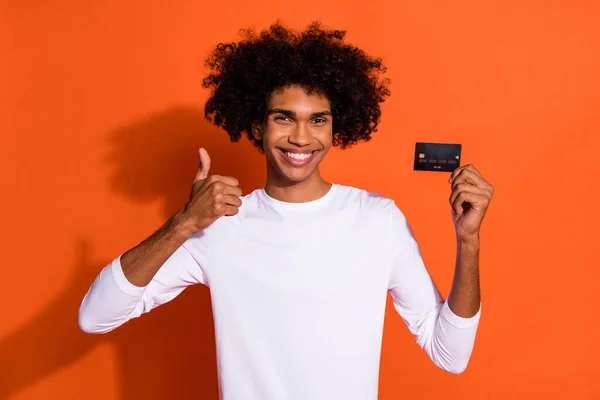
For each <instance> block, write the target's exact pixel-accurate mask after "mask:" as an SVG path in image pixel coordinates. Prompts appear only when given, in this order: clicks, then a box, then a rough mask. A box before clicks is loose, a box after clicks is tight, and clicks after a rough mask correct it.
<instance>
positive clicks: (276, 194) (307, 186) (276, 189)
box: [265, 168, 331, 203]
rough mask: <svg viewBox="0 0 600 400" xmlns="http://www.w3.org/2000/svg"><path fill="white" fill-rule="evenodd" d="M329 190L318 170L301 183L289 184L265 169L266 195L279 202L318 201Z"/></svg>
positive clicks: (329, 187)
mask: <svg viewBox="0 0 600 400" xmlns="http://www.w3.org/2000/svg"><path fill="white" fill-rule="evenodd" d="M329 189H331V183H328V182H325V180H323V178H322V177H321V174H320V172H319V170H318V169H317V170H315V171H314V172H313V174H312V175H311V176H310V177H308V178H307V179H305V180H303V181H301V182H291V181H288V180H286V179H282V177H281V176H280V175H279V174H277V173H276V172H275V171H272V170H271V169H270V168H267V184H266V185H265V191H266V192H267V194H268V195H269V196H270V197H272V198H274V199H276V200H279V201H284V202H286V203H306V202H309V201H313V200H317V199H320V198H321V197H323V196H325V195H326V194H327V192H329Z"/></svg>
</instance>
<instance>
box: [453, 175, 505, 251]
mask: <svg viewBox="0 0 600 400" xmlns="http://www.w3.org/2000/svg"><path fill="white" fill-rule="evenodd" d="M448 183H450V185H451V187H452V190H451V193H450V206H451V209H452V219H453V220H454V226H455V228H456V234H457V235H458V237H459V238H461V239H467V238H471V237H477V236H478V235H479V229H480V227H481V223H482V221H483V217H484V216H485V213H486V211H487V209H488V207H489V205H490V201H491V200H492V196H493V195H494V188H493V187H492V185H490V184H489V183H488V182H487V181H486V180H485V179H483V177H482V176H481V174H480V173H479V171H478V170H477V169H476V168H475V167H474V166H472V165H465V166H462V167H459V168H457V169H455V170H454V171H453V172H452V175H451V176H450V179H449V181H448Z"/></svg>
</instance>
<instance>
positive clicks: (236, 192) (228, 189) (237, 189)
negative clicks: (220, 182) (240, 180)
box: [223, 184, 242, 197]
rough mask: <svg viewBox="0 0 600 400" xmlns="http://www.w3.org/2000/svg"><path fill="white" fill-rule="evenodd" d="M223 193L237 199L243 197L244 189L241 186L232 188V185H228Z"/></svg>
mask: <svg viewBox="0 0 600 400" xmlns="http://www.w3.org/2000/svg"><path fill="white" fill-rule="evenodd" d="M223 193H225V194H230V195H232V196H236V197H241V196H242V189H241V188H240V187H239V186H231V185H227V184H226V185H225V187H224V188H223Z"/></svg>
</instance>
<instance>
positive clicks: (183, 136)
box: [0, 0, 600, 400]
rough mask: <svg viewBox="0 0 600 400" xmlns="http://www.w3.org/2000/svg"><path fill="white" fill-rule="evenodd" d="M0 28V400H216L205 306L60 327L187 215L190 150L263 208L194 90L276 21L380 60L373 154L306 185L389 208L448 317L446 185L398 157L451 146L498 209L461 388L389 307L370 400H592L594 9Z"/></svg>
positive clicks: (230, 5) (201, 294)
mask: <svg viewBox="0 0 600 400" xmlns="http://www.w3.org/2000/svg"><path fill="white" fill-rule="evenodd" d="M0 4H1V5H0V60H1V61H0V149H1V153H0V154H1V157H0V174H1V175H0V184H1V187H2V196H0V202H1V203H0V205H1V208H0V209H1V210H2V239H1V241H0V246H1V247H0V251H1V254H2V255H3V259H2V267H1V271H2V273H1V277H0V282H1V283H0V285H1V290H0V304H1V306H0V307H1V310H2V312H1V318H2V320H1V324H0V398H2V399H5V398H10V399H14V400H17V399H19V400H25V399H59V398H60V399H187V398H204V399H215V398H216V396H217V386H216V368H215V362H216V357H215V346H214V337H213V331H212V329H213V327H212V320H211V318H212V317H211V310H210V305H209V301H210V299H209V292H208V290H207V289H206V288H204V287H194V288H191V289H189V290H186V291H185V292H184V293H183V294H182V295H181V296H180V297H179V298H177V299H175V300H174V301H173V302H172V303H170V304H168V305H166V306H163V307H160V308H159V309H157V310H155V311H153V312H152V313H151V314H149V315H146V316H144V317H143V318H140V319H137V320H135V321H132V322H130V323H128V324H126V325H125V326H123V327H121V328H120V329H118V330H116V331H114V332H113V333H110V334H108V335H104V336H92V335H85V334H83V333H81V332H80V331H79V330H78V327H77V310H78V307H79V304H80V302H81V299H82V297H83V295H84V294H85V292H86V290H87V288H88V286H89V284H90V283H91V280H92V279H93V277H94V276H95V274H96V273H98V272H99V270H100V269H101V268H102V267H103V266H104V265H105V264H106V263H108V262H109V261H110V260H111V259H113V258H114V257H116V256H117V255H118V254H120V253H121V252H123V251H125V250H127V249H128V248H130V247H131V246H133V245H135V244H137V243H138V242H139V241H140V240H142V239H143V238H145V237H146V236H148V235H149V234H150V233H151V232H152V231H153V230H154V229H156V228H157V227H158V226H160V224H161V223H162V222H163V221H164V220H165V219H166V218H167V217H168V216H169V215H170V214H171V213H172V212H173V211H174V210H176V209H177V208H179V207H180V206H181V205H182V204H183V202H184V201H185V199H186V196H187V193H188V190H189V184H190V182H191V179H192V178H193V176H194V173H195V169H196V166H197V150H196V149H197V147H198V146H199V145H202V146H205V147H206V148H207V149H208V151H209V153H210V154H211V156H212V158H213V163H212V165H213V170H212V171H213V172H214V173H220V174H228V175H233V176H236V177H238V178H239V180H240V181H241V183H242V188H243V189H244V191H245V193H248V192H249V191H250V190H252V189H254V188H257V187H259V186H260V185H262V184H263V182H264V180H263V176H264V172H265V168H264V162H263V160H262V158H261V155H260V154H259V153H258V152H256V151H255V150H254V149H253V148H252V146H251V145H249V144H248V142H247V141H246V140H244V141H243V142H242V143H238V144H235V145H234V144H231V143H229V141H228V137H227V136H226V135H225V133H224V132H222V131H219V130H218V129H216V128H213V127H211V126H209V124H208V123H207V122H205V121H204V119H203V116H202V107H203V104H204V100H205V99H206V96H207V93H206V91H205V90H203V89H202V88H201V80H202V77H203V76H204V73H205V70H204V69H203V61H204V59H205V57H206V56H207V55H208V53H209V52H210V51H211V49H212V47H213V46H214V45H215V44H217V43H218V42H220V41H229V40H236V39H237V38H238V36H237V31H238V29H239V28H242V27H247V26H255V27H257V28H264V27H266V26H268V25H269V24H270V23H272V22H273V21H275V19H277V18H281V19H282V20H283V22H285V23H288V24H290V25H292V26H295V27H304V26H306V24H307V23H308V22H309V21H311V20H314V19H319V20H321V21H323V22H324V23H325V24H326V25H328V26H332V27H338V28H343V29H347V30H348V40H349V41H350V42H351V43H353V44H356V45H359V46H361V47H363V48H364V49H365V50H367V51H368V52H369V53H371V54H374V55H378V56H381V57H383V58H384V60H385V64H386V65H387V66H388V68H389V72H388V76H389V77H390V78H391V79H392V86H391V89H392V96H391V98H390V99H389V100H388V101H387V102H386V103H385V104H384V107H383V119H382V124H381V129H380V131H379V132H378V133H377V134H376V135H375V136H374V139H373V141H372V142H370V143H367V144H361V145H359V146H356V147H354V148H351V149H349V150H347V151H340V150H336V151H334V152H333V153H331V154H330V156H329V157H328V159H327V160H326V162H325V163H324V165H323V171H324V175H325V177H326V178H327V179H329V180H332V181H336V182H339V183H343V184H348V185H353V186H358V187H362V188H366V189H368V190H372V191H377V192H380V193H382V194H384V195H386V196H389V197H392V198H394V199H395V200H397V202H398V204H399V205H400V207H401V208H402V209H403V211H404V212H405V214H406V215H407V216H408V218H409V220H410V222H411V224H412V226H413V229H414V232H415V235H416V237H417V240H418V241H419V244H420V246H421V250H422V252H423V256H424V259H425V261H426V264H427V265H428V268H429V269H430V271H431V274H432V275H433V277H434V279H435V281H436V283H437V284H438V286H439V287H440V289H441V290H442V292H443V293H444V295H446V294H447V293H448V291H449V288H450V283H451V278H452V272H453V267H454V257H455V243H454V233H453V226H452V223H451V219H450V214H449V206H448V203H447V198H448V195H449V187H448V184H447V183H446V181H447V178H448V176H447V174H444V173H424V172H415V171H413V170H412V161H413V152H414V143H415V142H416V141H434V142H459V143H462V144H463V156H464V157H463V162H466V163H473V164H475V165H476V166H477V167H478V168H479V169H480V170H481V172H482V173H483V175H484V177H485V178H487V179H488V180H489V181H490V182H491V183H492V184H493V185H494V186H495V188H496V194H495V197H494V199H493V201H492V205H491V208H490V211H489V214H488V216H487V217H486V220H485V222H484V229H483V233H482V237H483V247H482V254H481V278H482V289H483V303H484V305H483V307H484V309H483V316H482V321H481V325H480V330H479V334H478V338H477V342H476V347H475V351H474V354H473V357H472V360H471V364H470V366H469V368H468V369H467V371H466V372H465V373H464V374H462V375H459V376H454V375H450V374H447V373H445V372H443V371H441V370H438V369H437V368H436V367H434V366H433V364H432V363H431V362H430V361H429V360H428V359H427V357H426V355H425V353H424V352H423V351H421V350H420V349H419V348H418V347H417V345H416V344H415V342H414V340H413V339H412V337H411V336H410V334H409V333H408V331H407V329H406V327H405V326H404V324H403V322H402V321H401V319H400V317H399V316H398V315H397V314H396V313H395V312H394V310H393V308H392V307H391V305H390V304H388V314H387V317H388V318H387V319H386V329H385V333H384V345H383V354H382V365H381V379H380V388H381V390H380V392H381V396H380V398H381V399H399V398H405V399H408V398H423V399H430V398H444V399H532V398H536V399H548V398H553V399H554V398H555V399H592V398H600V373H599V370H600V367H598V361H597V359H598V356H600V346H599V339H598V338H599V337H600V336H599V334H598V329H599V328H600V324H599V322H598V317H597V311H598V304H599V302H598V300H597V296H598V292H599V289H600V287H599V286H600V285H599V284H598V279H599V278H600V276H599V274H598V271H597V267H598V255H597V253H595V251H594V250H597V248H598V239H599V235H598V233H597V229H598V226H600V218H599V212H598V197H597V196H598V187H597V185H598V183H600V178H598V176H599V174H600V161H599V158H598V148H599V146H600V140H599V133H600V132H599V129H600V112H599V111H600V95H599V93H600V23H599V21H600V3H599V2H596V1H591V0H590V1H566V0H564V1H522V0H511V1H503V2H478V1H470V2H469V1H465V2H451V1H421V2H413V1H402V2H398V1H392V0H389V1H370V2H367V3H364V2H356V3H348V2H347V1H339V0H336V1H327V2H325V1H324V2H321V1H317V0H309V1H302V2H283V3H280V2H267V1H263V0H257V1H253V2H245V1H235V2H232V1H214V2H210V3H207V2H200V1H196V2H192V1H179V2H166V1H164V2H163V1H156V0H154V1H127V2H121V1H114V0H111V1H102V2H100V1H87V2H84V1H38V2H33V1H21V0H20V1H17V0H12V1H7V0H5V1H2V2H1V3H0ZM365 4H366V5H365Z"/></svg>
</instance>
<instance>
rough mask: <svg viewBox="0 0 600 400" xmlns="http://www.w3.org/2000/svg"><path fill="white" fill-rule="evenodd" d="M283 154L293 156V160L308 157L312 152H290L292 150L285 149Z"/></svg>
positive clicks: (301, 159)
mask: <svg viewBox="0 0 600 400" xmlns="http://www.w3.org/2000/svg"><path fill="white" fill-rule="evenodd" d="M285 155H286V156H288V157H290V158H293V159H294V160H299V161H303V160H306V159H307V158H309V157H310V156H311V155H312V153H292V152H289V151H286V152H285Z"/></svg>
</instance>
